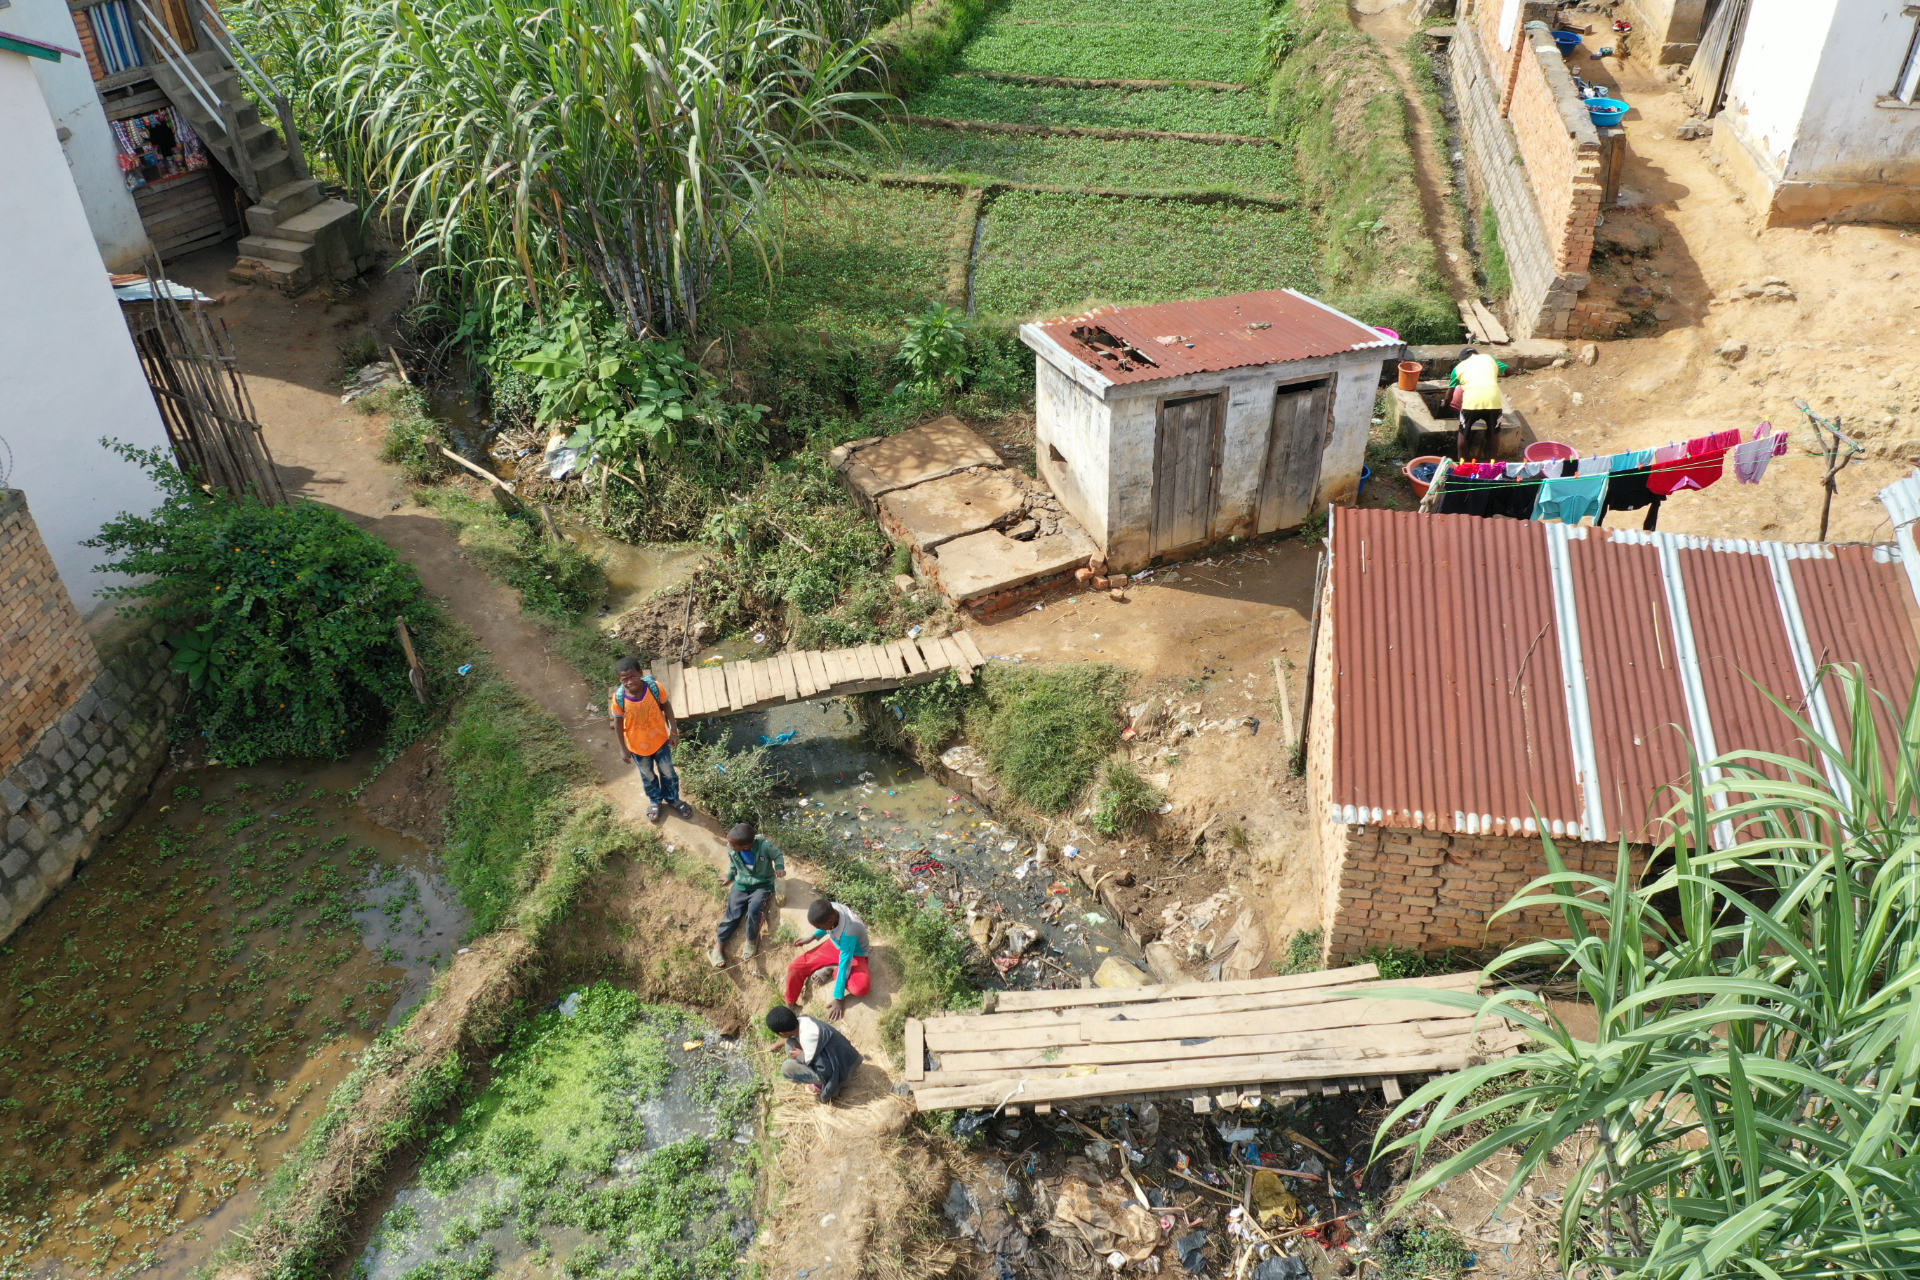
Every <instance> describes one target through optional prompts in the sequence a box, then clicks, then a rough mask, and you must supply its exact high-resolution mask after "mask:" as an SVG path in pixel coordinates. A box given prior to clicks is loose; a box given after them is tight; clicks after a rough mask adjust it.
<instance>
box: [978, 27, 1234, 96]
mask: <svg viewBox="0 0 1920 1280" xmlns="http://www.w3.org/2000/svg"><path fill="white" fill-rule="evenodd" d="M960 65H961V66H962V67H963V68H966V69H968V70H972V71H1011V72H1016V73H1018V74H1021V75H1035V76H1073V77H1075V78H1079V79H1092V80H1218V81H1227V82H1230V83H1239V82H1242V81H1246V82H1251V81H1252V80H1253V79H1254V78H1255V77H1256V76H1257V75H1258V74H1259V70H1260V68H1259V57H1258V40H1257V36H1256V33H1254V32H1252V31H1247V32H1237V31H1218V30H1170V29H1169V28H1167V27H1165V26H1161V25H1159V24H1157V23H1144V22H1140V23H1106V24H1103V25H1099V26H1093V25H1076V26H1057V25H1050V24H1047V25H1031V26H1028V25H1019V24H1015V23H1009V22H1003V21H994V22H991V23H989V24H988V25H987V27H986V29H985V30H983V31H982V32H981V33H980V34H979V35H978V36H976V37H974V39H973V41H972V43H970V44H968V45H967V47H966V49H965V50H963V51H962V53H961V55H960Z"/></svg>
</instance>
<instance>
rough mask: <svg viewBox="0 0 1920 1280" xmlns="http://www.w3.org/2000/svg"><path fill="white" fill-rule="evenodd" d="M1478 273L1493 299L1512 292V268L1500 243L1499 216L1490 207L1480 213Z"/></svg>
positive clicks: (1505, 249)
mask: <svg viewBox="0 0 1920 1280" xmlns="http://www.w3.org/2000/svg"><path fill="white" fill-rule="evenodd" d="M1480 273H1481V276H1482V277H1483V278H1484V279H1485V281H1486V285H1487V292H1488V293H1490V294H1492V295H1493V296H1494V297H1496V298H1504V297H1506V296H1507V295H1508V294H1509V293H1512V292H1513V268H1512V267H1511V266H1509V265H1508V263H1507V247H1506V246H1505V245H1503V244H1501V243H1500V215H1499V214H1497V213H1495V212H1494V211H1493V206H1492V205H1488V206H1487V207H1486V208H1485V209H1483V210H1482V211H1481V213H1480Z"/></svg>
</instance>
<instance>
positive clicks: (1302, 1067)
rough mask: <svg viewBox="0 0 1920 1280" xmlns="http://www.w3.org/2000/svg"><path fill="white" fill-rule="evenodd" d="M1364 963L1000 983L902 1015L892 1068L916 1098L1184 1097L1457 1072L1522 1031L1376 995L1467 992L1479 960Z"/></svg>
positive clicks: (932, 1103) (1387, 1085) (925, 1105)
mask: <svg viewBox="0 0 1920 1280" xmlns="http://www.w3.org/2000/svg"><path fill="white" fill-rule="evenodd" d="M1378 978H1379V970H1378V969H1376V968H1375V967H1374V966H1373V965H1371V964H1363V965H1356V966H1354V967H1351V968H1346V969H1333V970H1328V971H1326V972H1323V973H1309V974H1299V975H1293V976H1288V977H1278V978H1255V979H1251V980H1248V981H1245V982H1187V983H1178V984H1173V985H1166V986H1147V987H1135V988H1132V989H1130V990H1124V989H1123V990H1102V989H1093V990H1069V991H1007V992H1001V993H999V995H998V998H997V1000H994V999H993V997H989V1000H990V1002H991V1003H990V1009H989V1011H988V1012H984V1013H979V1014H961V1015H951V1016H943V1017H935V1018H928V1019H926V1020H925V1021H921V1020H920V1019H917V1018H910V1019H908V1020H907V1027H906V1050H907V1052H906V1058H907V1082H908V1085H909V1087H910V1088H911V1089H912V1090H913V1099H914V1103H915V1105H917V1106H918V1107H919V1108H920V1109H921V1110H922V1111H936V1110H960V1109H966V1108H972V1107H995V1108H1002V1109H1004V1110H1005V1111H1006V1112H1007V1114H1009V1115H1017V1114H1018V1113H1019V1109H1020V1107H1021V1106H1026V1107H1029V1108H1031V1109H1032V1110H1033V1111H1035V1112H1036V1113H1038V1114H1043V1115H1044V1114H1048V1113H1050V1112H1051V1111H1052V1110H1053V1108H1054V1107H1055V1106H1056V1105H1067V1104H1075V1103H1084V1102H1095V1101H1102V1102H1117V1101H1144V1100H1147V1099H1150V1098H1161V1099H1164V1098H1169V1097H1172V1098H1177V1099H1181V1100H1184V1101H1188V1102H1190V1103H1191V1104H1192V1106H1193V1109H1194V1110H1195V1111H1200V1112H1211V1111H1215V1110H1222V1109H1232V1108H1243V1107H1255V1106H1258V1105H1259V1104H1260V1102H1261V1101H1262V1099H1263V1098H1264V1099H1269V1100H1279V1099H1282V1098H1304V1097H1307V1096H1309V1095H1310V1094H1324V1095H1326V1096H1332V1095H1334V1094H1338V1093H1341V1092H1360V1091H1363V1090H1369V1089H1378V1090H1380V1091H1381V1092H1383V1093H1384V1094H1385V1095H1386V1097H1387V1099H1388V1101H1397V1100H1399V1098H1400V1097H1401V1096H1402V1094H1401V1090H1400V1080H1399V1078H1400V1077H1401V1076H1421V1075H1429V1074H1432V1073H1436V1072H1447V1071H1458V1070H1461V1069H1462V1068H1464V1067H1466V1066H1467V1065H1468V1062H1469V1060H1470V1059H1477V1058H1480V1057H1498V1056H1500V1055H1502V1054H1504V1053H1508V1052H1512V1051H1513V1050H1515V1049H1516V1048H1517V1047H1518V1046H1519V1045H1521V1044H1523V1043H1525V1042H1526V1037H1525V1035H1524V1034H1523V1033H1521V1032H1518V1031H1516V1030H1515V1029H1514V1028H1513V1027H1512V1026H1511V1024H1509V1023H1507V1022H1506V1021H1505V1020H1504V1019H1501V1018H1498V1017H1494V1018H1488V1019H1484V1020H1482V1022H1481V1023H1480V1026H1479V1027H1478V1028H1477V1029H1476V1027H1475V1026H1474V1015H1473V1014H1471V1013H1468V1012H1465V1011H1463V1010H1460V1009H1456V1008H1454V1007H1452V1006H1450V1005H1444V1004H1432V1003H1428V1002H1425V1001H1422V1000H1419V999H1401V998H1385V997H1381V996H1379V995H1378V994H1376V993H1377V992H1378V991H1379V990H1380V989H1381V988H1384V987H1391V988H1395V989H1399V990H1406V989H1407V988H1419V989H1425V990H1432V991H1456V992H1465V993H1471V992H1473V991H1474V990H1475V989H1476V984H1477V983H1478V981H1479V974H1478V973H1458V974H1448V975H1445V976H1443V977H1436V978H1413V979H1407V980H1404V981H1395V982H1381V981H1378Z"/></svg>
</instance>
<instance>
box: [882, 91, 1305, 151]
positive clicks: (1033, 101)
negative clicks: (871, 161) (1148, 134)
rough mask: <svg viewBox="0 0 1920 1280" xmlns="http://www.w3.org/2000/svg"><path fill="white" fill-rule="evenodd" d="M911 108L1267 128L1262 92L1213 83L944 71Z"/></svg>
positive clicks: (1052, 120) (984, 115) (930, 112)
mask: <svg viewBox="0 0 1920 1280" xmlns="http://www.w3.org/2000/svg"><path fill="white" fill-rule="evenodd" d="M907 106H908V110H910V111H912V112H913V113H914V114H916V115H923V116H946V117H947V118H949V119H952V120H1000V121H1006V122H1008V123H1012V124H1052V125H1077V126H1083V127H1091V128H1097V129H1157V130H1160V131H1161V132H1163V133H1238V134H1245V135H1248V136H1250V137H1261V136H1265V135H1266V134H1267V133H1268V132H1269V129H1268V118H1267V102H1266V99H1265V98H1264V97H1263V96H1262V95H1260V94H1257V93H1222V92H1219V91H1217V90H1213V89H1052V88H1043V87H1041V86H1038V85H1024V84H1009V83H1007V82H1005V81H1001V80H983V79H981V78H980V77H978V76H946V77H944V78H942V79H940V80H938V81H935V82H934V83H933V84H931V85H929V86H928V87H927V88H926V90H925V91H924V92H921V93H918V94H915V95H914V96H913V98H912V99H911V100H910V101H909V102H908V104H907Z"/></svg>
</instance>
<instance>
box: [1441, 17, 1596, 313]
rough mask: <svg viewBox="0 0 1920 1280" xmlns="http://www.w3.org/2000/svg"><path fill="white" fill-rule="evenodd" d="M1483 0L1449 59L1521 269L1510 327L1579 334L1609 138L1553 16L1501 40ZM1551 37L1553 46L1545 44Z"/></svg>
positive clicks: (1474, 148) (1482, 180)
mask: <svg viewBox="0 0 1920 1280" xmlns="http://www.w3.org/2000/svg"><path fill="white" fill-rule="evenodd" d="M1500 9H1501V5H1500V3H1499V0H1481V6H1480V10H1479V14H1480V21H1477V22H1473V23H1465V22H1463V23H1461V24H1460V25H1459V26H1458V27H1457V28H1456V32H1455V36H1454V40H1453V44H1452V49H1451V56H1450V58H1449V66H1450V71H1451V77H1452V81H1453V92H1454V98H1455V101H1456V102H1457V103H1458V106H1459V111H1460V129H1461V134H1462V138H1463V141H1464V142H1465V144H1466V152H1467V161H1468V165H1469V167H1470V169H1471V172H1472V175H1473V178H1474V185H1475V187H1476V188H1477V192H1476V194H1477V195H1478V197H1479V198H1480V199H1481V200H1484V201H1485V202H1486V203H1488V204H1490V205H1492V207H1493V211H1494V215H1495V217H1497V218H1498V219H1499V223H1500V243H1501V246H1502V247H1503V248H1504V249H1505V250H1506V254H1507V262H1508V265H1509V267H1510V268H1511V270H1512V273H1513V290H1512V292H1511V293H1510V294H1509V295H1508V298H1507V311H1508V315H1507V320H1508V327H1509V329H1510V330H1512V331H1513V334H1514V336H1515V337H1520V338H1568V337H1576V336H1579V332H1578V330H1577V328H1576V323H1575V318H1576V313H1575V307H1576V305H1577V304H1578V300H1579V295H1580V291H1581V290H1582V289H1584V288H1586V286H1587V283H1588V281H1589V276H1588V274H1587V267H1588V265H1589V260H1590V259H1591V257H1592V253H1593V233H1594V231H1595V229H1596V228H1597V226H1598V224H1599V213H1600V195H1601V189H1602V188H1601V152H1600V137H1599V134H1598V132H1596V131H1595V130H1594V128H1593V125H1592V123H1591V121H1590V120H1589V119H1588V118H1587V116H1586V110H1585V107H1584V106H1582V105H1580V103H1579V99H1578V95H1577V94H1576V93H1575V92H1574V88H1573V78H1572V76H1571V75H1569V74H1568V72H1567V69H1566V66H1565V63H1564V62H1563V60H1562V59H1561V58H1560V55H1559V51H1558V50H1557V49H1556V48H1555V47H1554V44H1553V39H1552V37H1551V36H1550V35H1548V34H1547V28H1546V26H1545V24H1539V25H1535V24H1534V23H1531V22H1530V23H1529V24H1528V25H1527V27H1526V28H1525V30H1524V31H1523V33H1522V34H1521V35H1519V36H1518V37H1516V38H1515V40H1514V48H1513V50H1512V51H1507V50H1503V49H1501V48H1500V46H1499V43H1498V40H1497V38H1494V37H1492V36H1490V35H1488V34H1486V33H1487V32H1488V31H1489V30H1490V29H1492V28H1491V23H1490V20H1489V19H1488V17H1487V15H1489V14H1490V13H1491V14H1494V15H1496V16H1497V14H1498V12H1499V10H1500ZM1542 42H1544V48H1543V47H1542Z"/></svg>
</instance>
